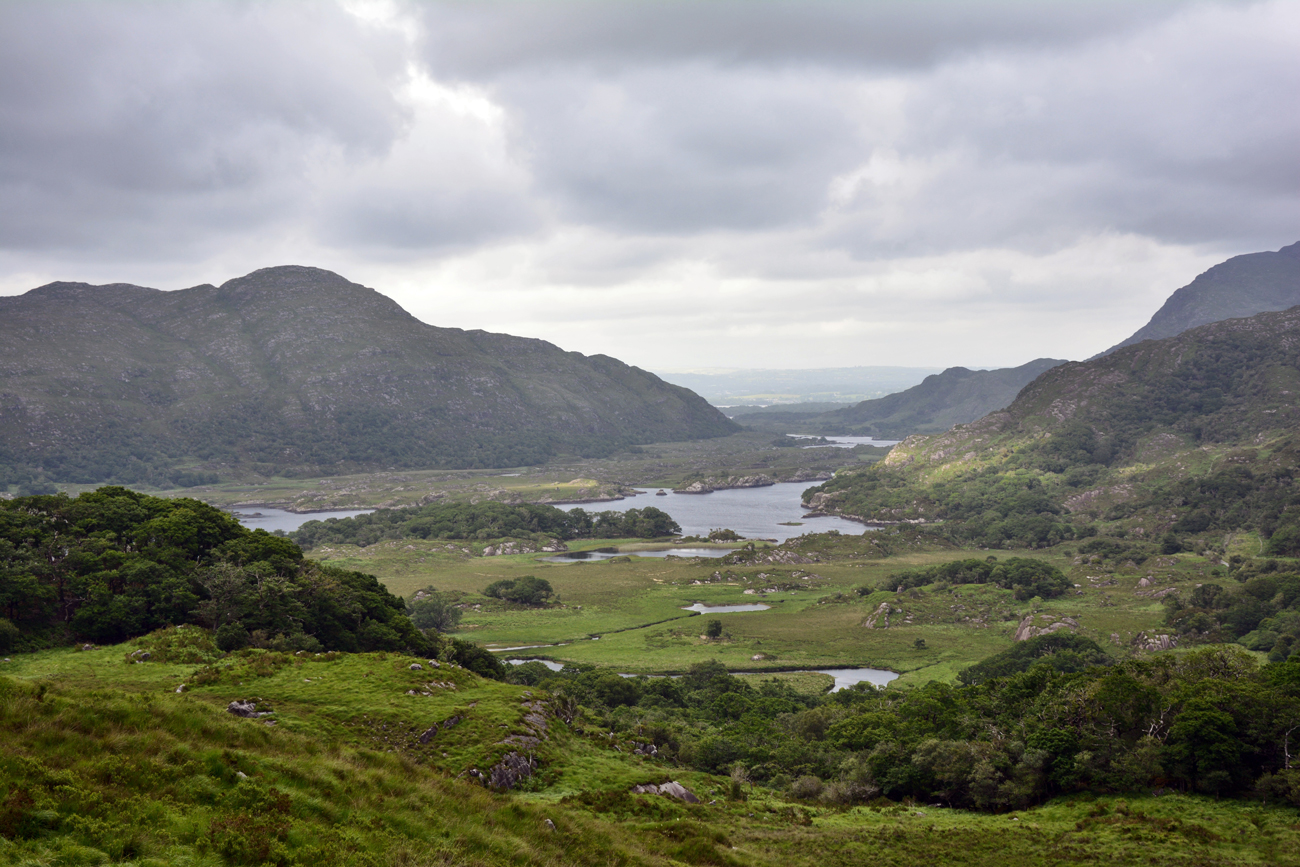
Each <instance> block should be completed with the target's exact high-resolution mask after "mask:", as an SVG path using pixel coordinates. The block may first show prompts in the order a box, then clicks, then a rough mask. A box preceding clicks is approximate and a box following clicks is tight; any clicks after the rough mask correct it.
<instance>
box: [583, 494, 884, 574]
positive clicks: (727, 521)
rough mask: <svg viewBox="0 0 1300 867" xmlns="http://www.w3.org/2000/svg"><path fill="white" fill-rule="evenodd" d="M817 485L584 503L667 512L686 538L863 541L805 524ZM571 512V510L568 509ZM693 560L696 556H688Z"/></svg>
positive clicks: (595, 508) (837, 525)
mask: <svg viewBox="0 0 1300 867" xmlns="http://www.w3.org/2000/svg"><path fill="white" fill-rule="evenodd" d="M814 484H816V483H814V482H782V483H780V484H776V485H768V486H767V487H763V488H729V489H727V490H724V491H714V492H713V493H711V494H674V493H673V492H671V491H667V492H666V494H665V496H662V497H660V496H656V493H657V491H658V490H659V489H658V488H637V490H638V491H640V492H641V494H640V496H637V497H633V498H631V499H627V500H613V501H611V502H605V503H582V504H581V508H583V509H585V510H586V511H588V512H625V511H627V510H628V509H642V508H645V507H646V506H654V507H655V508H656V509H661V510H663V511H665V512H667V513H668V514H669V515H670V516H672V519H673V520H674V521H676V522H677V523H678V524H680V525H681V528H682V533H683V534H684V535H687V536H707V535H709V531H710V530H721V529H728V530H735V531H736V532H737V533H739V534H740V535H741V536H744V537H745V538H747V539H776V540H777V541H778V542H784V541H785V540H786V539H789V538H791V537H793V536H802V535H803V534H804V533H825V532H826V531H828V530H839V531H840V532H841V533H845V534H847V535H853V536H861V535H862V533H863V532H864V531H866V530H867V529H869V528H867V527H864V526H863V525H861V524H857V523H854V522H853V521H846V520H844V519H843V518H836V517H833V516H827V517H824V518H805V517H804V515H805V513H806V511H807V510H805V509H804V508H803V506H802V505H801V500H802V498H803V492H804V491H806V490H808V489H809V488H811V487H812V486H813V485H814ZM564 508H568V507H564ZM690 556H695V555H690Z"/></svg>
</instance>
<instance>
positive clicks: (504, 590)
mask: <svg viewBox="0 0 1300 867" xmlns="http://www.w3.org/2000/svg"><path fill="white" fill-rule="evenodd" d="M554 594H555V591H554V590H553V589H552V588H551V582H550V581H547V580H546V579H545V578H537V577H535V576H533V575H525V576H523V577H522V578H503V579H501V580H500V581H493V582H492V583H491V584H489V585H488V586H487V587H484V588H483V595H484V596H491V597H493V598H494V599H503V600H505V601H506V602H514V603H517V604H519V605H542V604H544V603H545V602H546V601H547V600H548V599H549V598H550V597H551V596H553V595H554Z"/></svg>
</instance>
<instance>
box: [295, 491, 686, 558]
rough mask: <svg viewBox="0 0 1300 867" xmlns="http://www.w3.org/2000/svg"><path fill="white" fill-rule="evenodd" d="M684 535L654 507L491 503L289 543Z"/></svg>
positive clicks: (380, 518) (356, 524)
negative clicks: (614, 508) (603, 509)
mask: <svg viewBox="0 0 1300 867" xmlns="http://www.w3.org/2000/svg"><path fill="white" fill-rule="evenodd" d="M681 531H682V528H681V527H680V526H678V525H677V522H676V521H674V520H673V519H672V518H671V517H669V515H668V513H666V512H664V511H662V510H660V509H656V508H654V507H653V506H646V507H645V508H642V509H628V510H627V511H625V512H596V513H594V514H593V513H589V512H587V511H585V510H583V509H570V510H569V511H567V512H566V511H563V510H561V509H557V508H555V507H554V506H546V505H540V504H536V503H521V504H515V505H510V504H506V503H497V502H486V503H475V504H469V503H436V504H433V505H429V506H412V507H410V508H406V509H380V510H378V511H375V512H371V513H370V514H367V515H357V516H356V517H352V518H330V519H328V520H325V521H308V522H307V523H305V524H303V525H302V526H301V527H299V528H298V529H297V530H295V531H294V532H293V533H291V534H290V538H292V539H293V540H294V541H295V542H297V543H298V544H299V545H301V546H302V547H303V548H306V549H310V548H314V547H315V546H317V545H322V544H332V545H359V546H361V547H365V546H367V545H373V544H375V543H376V542H382V541H384V540H386V539H466V540H469V539H480V540H482V539H503V538H518V539H529V538H534V537H547V538H550V539H560V540H563V541H569V540H572V539H629V538H630V539H654V538H658V537H661V536H674V535H677V534H678V533H680V532H681Z"/></svg>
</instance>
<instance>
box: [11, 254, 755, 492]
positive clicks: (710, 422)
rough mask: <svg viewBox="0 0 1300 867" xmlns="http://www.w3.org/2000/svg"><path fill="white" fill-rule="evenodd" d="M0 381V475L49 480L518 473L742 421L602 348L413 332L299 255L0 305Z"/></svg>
mask: <svg viewBox="0 0 1300 867" xmlns="http://www.w3.org/2000/svg"><path fill="white" fill-rule="evenodd" d="M0 377H2V379H0V470H3V471H4V472H6V473H8V474H9V476H10V477H22V476H23V475H24V474H27V475H32V474H37V475H38V476H40V475H43V476H44V478H47V479H50V480H55V481H60V480H62V481H74V482H87V483H89V482H99V481H107V480H116V481H119V482H135V481H142V480H145V479H150V478H153V479H156V477H157V476H158V474H159V473H160V472H161V473H164V474H166V473H170V474H171V475H172V476H175V475H176V469H175V468H176V467H179V466H190V467H199V468H200V469H204V468H206V469H212V468H216V469H220V468H221V467H228V466H233V465H242V466H252V467H255V468H257V469H258V470H259V471H261V472H277V473H290V474H292V473H302V472H310V473H329V472H346V471H351V470H357V469H375V468H414V467H494V466H515V465H522V464H528V463H533V462H538V461H542V460H545V459H546V458H547V457H549V456H551V455H553V454H556V453H580V454H608V453H610V452H612V451H615V450H618V449H620V448H625V447H627V446H629V445H631V444H634V443H645V442H652V441H670V440H684V439H695V438H704V437H715V436H723V435H727V434H729V433H731V432H733V431H734V430H736V429H737V428H736V425H734V424H733V423H732V422H730V421H729V420H727V419H726V417H724V416H723V415H722V414H721V413H720V412H718V411H717V410H716V409H714V408H713V407H711V406H709V405H708V404H707V403H706V402H705V401H704V400H703V399H702V398H700V397H699V396H697V395H695V394H694V393H693V392H691V391H689V390H687V389H685V388H681V387H679V386H675V385H670V384H668V383H666V382H664V381H662V380H661V379H659V378H658V377H657V376H654V375H653V374H650V373H647V372H646V371H643V370H640V369H638V368H635V367H630V366H629V365H626V364H624V363H622V362H620V361H618V360H616V359H614V358H610V357H608V356H603V355H596V356H590V357H588V356H584V355H581V354H580V353H577V352H565V351H563V350H561V349H559V348H558V347H556V346H554V345H552V344H550V343H547V342H545V341H542V340H533V339H525V338H520V337H512V336H509V335H505V334H491V333H488V332H484V331H462V330H460V329H455V328H438V327H434V326H431V325H427V324H425V323H423V322H420V321H419V320H417V319H416V318H415V317H413V316H411V315H410V314H409V313H407V312H406V311H404V310H403V309H402V308H401V307H399V306H398V305H397V304H396V303H395V302H393V301H392V300H390V299H389V298H387V297H385V296H383V295H381V294H380V293H378V292H376V291H374V290H372V289H368V288H366V287H364V286H360V285H357V284H355V283H351V282H349V281H347V280H345V279H344V278H343V277H340V276H339V275H337V274H334V273H332V272H329V271H324V270H321V269H318V268H307V267H297V266H285V267H276V268H265V269H262V270H259V271H255V272H253V273H251V274H248V275H247V276H244V277H240V278H237V279H234V280H230V281H229V282H227V283H225V284H223V285H221V286H219V287H218V286H211V285H202V286H195V287H193V288H191V289H185V290H180V291H174V292H164V291H159V290H156V289H147V288H144V287H140V286H132V285H128V284H111V285H106V286H90V285H87V284H84V283H51V284H49V285H46V286H42V287H40V288H37V289H33V290H31V291H30V292H28V293H26V294H25V295H21V296H16V297H9V298H0ZM182 475H183V473H182ZM3 481H5V480H4V479H0V482H3Z"/></svg>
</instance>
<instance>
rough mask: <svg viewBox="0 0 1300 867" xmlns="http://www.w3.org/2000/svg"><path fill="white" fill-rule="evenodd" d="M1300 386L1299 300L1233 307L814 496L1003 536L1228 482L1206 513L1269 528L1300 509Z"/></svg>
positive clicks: (1162, 510)
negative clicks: (1260, 308) (1239, 311)
mask: <svg viewBox="0 0 1300 867" xmlns="http://www.w3.org/2000/svg"><path fill="white" fill-rule="evenodd" d="M1298 396H1300V307H1292V308H1290V309H1289V310H1285V311H1282V312H1276V313H1261V314H1258V315H1256V316H1253V317H1249V318H1244V319H1229V320H1224V321H1221V322H1215V323H1212V324H1209V325H1203V326H1200V327H1198V328H1193V329H1190V330H1188V331H1185V332H1183V333H1182V334H1180V335H1178V336H1176V337H1170V338H1166V339H1164V340H1153V341H1145V342H1142V343H1139V344H1135V345H1132V346H1127V347H1124V348H1122V349H1119V350H1117V351H1116V352H1114V353H1112V354H1110V355H1106V356H1103V357H1101V358H1097V359H1092V360H1089V361H1086V362H1072V363H1067V364H1062V365H1060V366H1057V367H1053V368H1052V369H1050V370H1048V371H1047V372H1045V373H1043V374H1042V375H1041V376H1039V377H1038V378H1037V379H1036V380H1034V381H1033V382H1032V383H1030V385H1028V386H1027V387H1026V388H1025V389H1024V390H1023V391H1021V392H1020V395H1019V396H1018V397H1017V398H1016V400H1015V401H1014V402H1013V403H1012V404H1011V405H1010V406H1008V407H1007V408H1006V409H1005V410H1002V411H1000V412H995V413H991V414H989V415H987V416H985V417H984V418H982V419H980V420H978V421H976V422H973V423H971V424H966V425H958V426H956V427H954V428H953V429H952V430H950V431H948V432H946V433H942V434H935V435H930V436H914V437H909V438H908V439H906V440H905V441H904V442H902V443H901V444H899V445H898V446H896V447H895V448H894V449H893V450H892V451H891V452H890V454H889V456H888V457H887V458H886V459H885V460H884V461H882V462H881V463H880V464H878V465H876V466H875V467H871V468H868V469H866V470H863V471H858V472H854V473H841V474H840V475H838V476H837V477H836V478H835V479H833V480H831V481H830V482H827V483H826V484H825V485H822V486H820V487H819V488H816V489H813V490H811V491H809V492H808V493H807V494H806V499H807V501H808V502H809V504H810V505H812V506H815V507H817V508H820V509H823V510H826V511H832V512H838V513H841V514H848V515H853V516H856V517H860V518H863V519H867V520H887V521H897V520H927V521H928V520H936V519H938V520H964V521H975V522H976V523H977V524H980V526H982V527H984V528H985V529H987V530H988V532H987V533H984V534H983V535H982V536H981V537H980V539H981V541H983V542H984V543H986V544H990V545H996V544H998V543H999V542H1000V541H1004V540H1008V539H1011V540H1015V541H1017V542H1019V543H1028V544H1045V543H1047V541H1049V540H1050V539H1056V540H1057V541H1059V540H1060V538H1061V537H1062V536H1063V535H1064V537H1065V538H1068V537H1069V533H1070V532H1072V531H1071V530H1070V529H1069V527H1068V526H1065V525H1066V524H1069V523H1071V522H1073V524H1075V525H1077V524H1078V523H1079V521H1080V520H1085V519H1086V520H1094V519H1098V518H1107V517H1110V518H1114V519H1117V520H1118V519H1120V518H1125V517H1130V516H1131V515H1132V514H1134V512H1133V510H1135V509H1139V507H1141V508H1145V509H1146V510H1147V512H1148V514H1147V517H1146V518H1145V519H1143V520H1146V521H1147V525H1146V526H1145V527H1137V528H1136V531H1137V532H1139V534H1141V533H1147V534H1149V533H1150V532H1151V531H1152V530H1153V528H1160V527H1164V528H1165V529H1167V528H1169V527H1170V526H1173V525H1174V524H1176V523H1177V521H1178V520H1179V519H1180V515H1181V516H1183V517H1186V516H1185V515H1183V513H1184V512H1188V511H1189V510H1194V509H1198V508H1200V506H1197V503H1201V502H1202V501H1203V500H1204V502H1210V500H1213V499H1214V497H1220V500H1222V502H1220V501H1219V500H1214V502H1215V503H1217V505H1214V506H1213V508H1211V507H1210V506H1208V505H1207V506H1205V509H1206V510H1207V512H1206V514H1207V515H1208V516H1209V517H1206V518H1205V521H1204V522H1202V523H1204V524H1205V526H1208V527H1214V526H1221V527H1222V528H1233V527H1251V528H1253V529H1256V530H1259V531H1260V533H1261V535H1262V536H1264V537H1265V538H1267V537H1268V536H1269V535H1270V534H1271V533H1272V532H1273V530H1274V529H1275V528H1276V527H1277V526H1279V524H1287V523H1289V522H1300V488H1297V485H1296V475H1298V474H1300V466H1297V453H1298V448H1297V447H1298V446H1300V436H1298V435H1297V431H1298V430H1300V401H1297V397H1298ZM1225 473H1226V475H1224V476H1223V478H1220V477H1219V475H1218V474H1225ZM1206 479H1210V480H1212V481H1211V482H1205V480H1206ZM1207 485H1208V487H1206V486H1207ZM1189 486H1190V487H1189ZM1211 489H1213V490H1212V493H1213V492H1218V493H1213V496H1211V493H1207V491H1210V490H1211ZM1230 490H1235V491H1236V493H1235V494H1232V495H1231V496H1229V495H1228V494H1226V493H1224V492H1225V491H1230ZM1220 495H1222V496H1220ZM1205 497H1210V500H1205V499H1204V498H1205ZM1224 497H1226V499H1224ZM1234 498H1235V499H1234ZM1244 503H1255V505H1249V506H1248V505H1243V504H1244ZM1031 519H1032V520H1031ZM1199 520H1200V519H1198V521H1199ZM981 522H982V523H981ZM1234 522H1236V523H1234ZM988 528H993V529H988ZM981 532H982V533H983V531H981Z"/></svg>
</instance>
